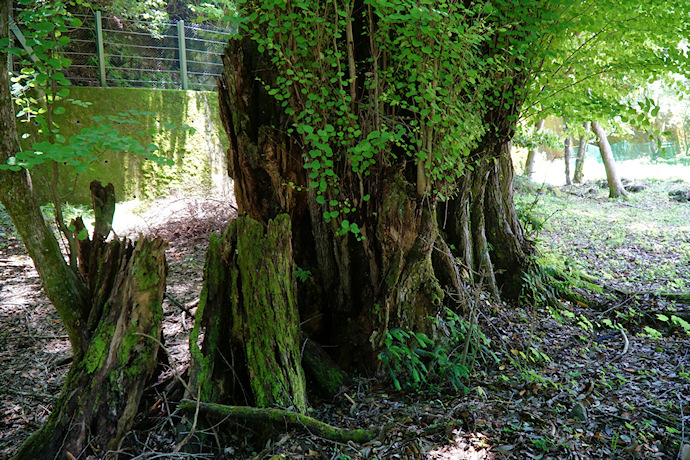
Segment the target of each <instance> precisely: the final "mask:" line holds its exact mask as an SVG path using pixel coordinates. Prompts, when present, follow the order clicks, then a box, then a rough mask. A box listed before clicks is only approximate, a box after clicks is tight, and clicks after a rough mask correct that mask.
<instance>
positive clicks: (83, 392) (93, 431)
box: [14, 239, 166, 460]
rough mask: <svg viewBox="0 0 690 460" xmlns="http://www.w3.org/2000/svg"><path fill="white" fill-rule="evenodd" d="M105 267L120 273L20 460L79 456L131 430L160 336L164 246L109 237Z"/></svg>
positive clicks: (109, 446)
mask: <svg viewBox="0 0 690 460" xmlns="http://www.w3.org/2000/svg"><path fill="white" fill-rule="evenodd" d="M102 264H103V269H102V270H103V271H108V272H111V273H117V275H116V277H115V279H114V280H113V286H112V290H111V293H110V296H109V298H108V299H107V302H106V303H105V304H104V305H103V306H102V309H100V311H98V310H97V309H94V311H93V312H92V315H94V317H92V318H89V323H91V324H94V325H96V327H95V329H93V330H92V331H91V333H90V337H89V343H88V346H87V347H86V348H85V355H84V357H83V358H82V359H76V358H75V360H74V362H73V363H72V366H71V368H70V370H69V373H68V374H67V381H66V382H65V386H64V388H63V391H62V393H61V394H60V398H59V399H58V401H57V403H56V405H55V407H53V409H52V412H51V414H50V416H49V417H48V421H47V422H46V423H45V425H44V426H43V427H42V428H41V429H40V430H38V431H37V432H35V433H34V434H33V435H31V437H29V439H27V441H26V442H25V443H24V444H23V445H22V446H21V448H20V449H19V451H18V452H17V453H16V455H15V457H14V458H15V459H27V460H28V459H31V460H35V459H46V460H48V459H53V458H55V457H56V456H60V458H71V457H70V455H71V456H73V457H79V456H80V455H82V454H83V453H84V452H90V453H92V454H94V455H97V456H98V455H101V454H103V453H104V452H105V451H109V450H117V448H118V445H119V442H120V440H121V439H122V438H123V437H124V435H125V434H126V433H127V431H128V430H129V429H130V428H131V426H132V423H133V421H134V417H135V415H136V414H137V409H138V406H139V401H140V400H141V396H142V394H143V391H144V386H145V384H146V383H147V382H148V380H149V378H150V377H151V376H152V374H153V370H154V367H155V365H156V363H157V353H158V348H159V343H160V340H161V320H162V318H163V310H162V307H161V303H162V300H163V292H164V290H165V270H166V268H165V244H164V242H163V241H162V240H160V239H156V240H154V241H148V240H140V241H139V242H137V243H136V246H134V247H133V246H132V245H131V243H129V242H128V241H126V240H124V241H122V242H112V243H110V244H109V245H108V247H107V249H106V255H105V257H104V258H103V260H102Z"/></svg>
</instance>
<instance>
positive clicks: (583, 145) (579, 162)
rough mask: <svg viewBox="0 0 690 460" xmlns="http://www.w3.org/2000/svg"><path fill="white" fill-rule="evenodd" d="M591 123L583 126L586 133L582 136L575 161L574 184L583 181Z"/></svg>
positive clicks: (585, 123)
mask: <svg viewBox="0 0 690 460" xmlns="http://www.w3.org/2000/svg"><path fill="white" fill-rule="evenodd" d="M590 125H591V122H589V121H586V122H584V123H583V124H582V126H583V127H584V133H583V134H582V135H581V136H580V142H579V143H578V145H577V159H576V160H575V172H574V173H573V182H574V183H576V184H581V183H582V179H583V177H584V176H583V169H584V166H585V156H586V155H587V133H588V132H589V129H590Z"/></svg>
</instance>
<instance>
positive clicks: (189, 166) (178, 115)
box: [18, 87, 230, 204]
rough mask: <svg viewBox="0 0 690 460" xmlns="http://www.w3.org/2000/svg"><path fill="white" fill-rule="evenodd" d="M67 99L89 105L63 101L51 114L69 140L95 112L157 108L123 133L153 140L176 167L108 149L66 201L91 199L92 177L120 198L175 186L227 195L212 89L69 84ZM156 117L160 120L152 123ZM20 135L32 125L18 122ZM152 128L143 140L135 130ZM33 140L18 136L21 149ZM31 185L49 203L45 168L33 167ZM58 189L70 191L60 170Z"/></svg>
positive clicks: (148, 195) (161, 191)
mask: <svg viewBox="0 0 690 460" xmlns="http://www.w3.org/2000/svg"><path fill="white" fill-rule="evenodd" d="M69 97H70V98H71V99H78V100H81V101H85V102H91V105H89V106H88V107H80V106H78V105H74V104H65V105H64V107H65V109H66V110H65V113H63V114H60V115H55V122H56V123H57V124H58V125H59V127H60V133H61V134H62V135H63V136H64V137H65V138H67V139H69V138H70V137H71V136H72V135H74V134H76V133H78V132H79V131H80V130H81V129H82V128H84V127H86V126H89V123H93V120H92V117H93V116H96V115H100V116H108V115H114V116H117V114H118V113H119V112H126V111H128V110H138V111H150V112H155V113H156V117H141V119H140V123H138V124H136V125H129V124H122V125H119V126H118V128H121V129H120V132H121V133H122V134H127V135H130V136H131V137H133V138H135V139H137V140H138V141H139V142H140V143H141V144H142V145H146V144H148V143H154V144H156V145H157V146H158V148H159V151H158V153H159V154H161V155H164V156H166V157H168V158H172V159H173V160H174V161H175V164H174V166H162V165H157V164H155V163H154V162H152V161H146V160H144V159H142V158H141V157H138V156H137V155H134V154H126V153H118V154H113V153H106V154H105V155H103V156H102V157H100V158H99V160H98V161H96V162H95V163H94V164H93V165H92V166H91V167H90V168H89V170H88V171H87V172H86V173H85V174H83V175H81V176H79V177H78V180H77V183H76V187H74V192H72V193H71V195H70V196H69V197H68V198H67V199H66V201H68V202H70V203H75V204H87V203H90V196H89V187H88V184H89V183H90V182H91V181H92V180H93V179H98V180H100V181H101V182H102V183H104V184H105V183H108V182H111V183H112V184H113V185H114V186H115V194H116V197H117V200H118V201H125V200H130V199H134V198H141V199H145V198H151V197H155V196H159V195H161V194H164V193H165V192H166V191H167V190H169V189H173V188H186V187H192V188H196V189H201V190H202V191H209V190H213V191H217V192H221V193H228V192H229V189H230V180H229V178H228V175H227V167H226V160H225V150H226V147H227V145H226V144H227V139H226V137H225V134H224V133H223V132H222V127H221V125H220V119H219V115H218V98H217V95H216V93H215V92H209V91H178V90H152V89H140V88H89V87H73V88H70V94H69ZM156 119H158V120H159V121H156ZM163 122H167V123H172V124H174V125H177V126H182V125H184V124H188V125H189V126H191V127H192V128H194V129H195V130H196V132H195V133H194V134H191V133H190V132H189V131H183V130H172V131H171V130H168V129H166V128H165V126H164V124H163ZM18 128H19V131H20V135H21V134H23V133H27V134H31V131H32V130H33V125H32V124H25V123H19V124H18ZM149 128H154V129H155V130H156V134H155V135H154V136H153V138H152V139H151V138H149V139H146V138H144V137H141V136H138V135H137V134H136V132H137V131H145V130H147V129H149ZM36 140H37V139H36V138H35V137H34V136H33V135H30V136H29V137H27V138H25V139H22V143H23V146H24V147H30V145H31V144H32V143H33V142H35V141H36ZM31 173H32V179H33V183H34V188H35V190H36V192H37V193H38V195H39V197H40V199H41V200H42V201H44V202H46V201H50V200H49V198H48V193H47V188H46V185H45V184H46V180H45V179H46V178H47V177H49V175H48V170H47V168H45V167H42V168H34V169H32V171H31ZM63 176H64V177H63V178H62V180H61V192H62V194H63V195H66V194H68V193H69V188H71V186H72V184H73V178H74V176H70V175H69V174H63Z"/></svg>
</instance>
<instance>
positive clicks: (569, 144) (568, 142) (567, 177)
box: [563, 136, 573, 185]
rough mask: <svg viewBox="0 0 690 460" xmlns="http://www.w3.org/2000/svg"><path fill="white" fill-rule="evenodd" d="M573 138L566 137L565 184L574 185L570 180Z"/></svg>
mask: <svg viewBox="0 0 690 460" xmlns="http://www.w3.org/2000/svg"><path fill="white" fill-rule="evenodd" d="M572 144H573V138H572V137H571V136H568V137H567V138H566V139H565V146H564V148H563V160H564V161H565V185H573V183H572V182H571V180H570V157H571V155H572Z"/></svg>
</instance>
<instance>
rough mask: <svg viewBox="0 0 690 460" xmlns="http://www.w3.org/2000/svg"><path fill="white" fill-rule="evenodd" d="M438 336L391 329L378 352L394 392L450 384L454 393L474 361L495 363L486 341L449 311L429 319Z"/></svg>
mask: <svg viewBox="0 0 690 460" xmlns="http://www.w3.org/2000/svg"><path fill="white" fill-rule="evenodd" d="M433 320H434V323H435V326H436V328H437V329H438V337H437V338H436V339H435V340H432V339H430V338H429V337H427V336H426V335H425V334H423V333H415V332H411V331H404V330H402V329H399V328H395V329H391V330H390V331H389V332H388V333H387V334H386V338H385V339H384V348H383V350H382V351H381V352H380V353H379V360H381V363H382V365H383V368H384V369H385V370H386V371H387V372H388V375H389V376H390V377H391V379H392V381H393V385H394V386H395V387H396V389H398V390H401V389H402V388H403V387H405V388H411V389H423V388H425V387H428V386H430V385H432V384H437V385H439V386H444V385H445V384H446V383H447V384H450V386H452V387H453V389H454V390H455V391H460V390H466V386H465V384H464V382H465V381H466V379H467V378H468V376H469V374H470V370H471V368H472V367H473V365H474V361H475V360H476V359H481V360H482V361H483V362H485V363H486V362H487V361H493V362H498V358H497V357H496V355H495V354H494V353H493V352H492V351H491V350H490V348H489V345H490V341H489V340H488V339H487V338H486V337H485V336H484V335H483V334H482V333H481V332H480V331H479V330H478V329H476V328H474V327H472V326H471V325H470V323H469V322H468V321H466V320H464V319H462V318H460V317H459V316H458V314H457V313H455V312H453V311H452V310H450V309H446V310H445V315H443V316H442V317H438V318H433Z"/></svg>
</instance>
